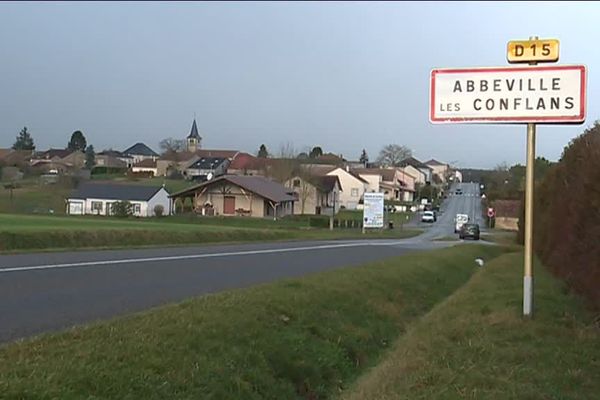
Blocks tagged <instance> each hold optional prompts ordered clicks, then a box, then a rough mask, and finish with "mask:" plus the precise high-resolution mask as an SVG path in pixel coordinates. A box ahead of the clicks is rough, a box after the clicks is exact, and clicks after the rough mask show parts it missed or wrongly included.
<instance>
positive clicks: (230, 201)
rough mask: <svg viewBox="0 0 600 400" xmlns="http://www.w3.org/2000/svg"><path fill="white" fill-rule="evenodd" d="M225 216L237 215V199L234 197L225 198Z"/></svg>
mask: <svg viewBox="0 0 600 400" xmlns="http://www.w3.org/2000/svg"><path fill="white" fill-rule="evenodd" d="M223 214H228V215H233V214H235V197H233V196H225V197H223Z"/></svg>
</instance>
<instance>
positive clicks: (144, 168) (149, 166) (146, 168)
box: [131, 159, 157, 176]
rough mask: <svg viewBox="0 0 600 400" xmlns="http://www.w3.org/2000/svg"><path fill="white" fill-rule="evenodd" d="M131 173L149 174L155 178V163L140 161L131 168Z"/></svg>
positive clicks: (152, 161)
mask: <svg viewBox="0 0 600 400" xmlns="http://www.w3.org/2000/svg"><path fill="white" fill-rule="evenodd" d="M131 172H149V173H150V174H152V176H156V174H157V169H156V161H154V160H150V159H147V160H142V161H140V162H138V163H136V164H133V166H132V167H131Z"/></svg>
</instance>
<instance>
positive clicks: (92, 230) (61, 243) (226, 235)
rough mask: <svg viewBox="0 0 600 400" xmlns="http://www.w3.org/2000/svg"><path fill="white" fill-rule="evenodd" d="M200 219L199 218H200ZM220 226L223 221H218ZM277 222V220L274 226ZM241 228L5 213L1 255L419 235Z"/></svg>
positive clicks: (0, 230)
mask: <svg viewBox="0 0 600 400" xmlns="http://www.w3.org/2000/svg"><path fill="white" fill-rule="evenodd" d="M196 219H198V218H196ZM216 222H219V221H216ZM270 222H273V221H270ZM256 226H257V227H240V226H235V225H233V226H228V225H225V226H223V225H217V224H215V225H207V224H204V223H193V222H191V221H189V220H187V219H178V220H171V219H169V218H162V219H151V220H133V219H118V218H106V217H60V216H31V215H10V214H0V251H4V252H6V251H20V250H56V249H80V248H86V249H90V248H126V247H140V246H169V245H194V244H196V245H197V244H208V243H226V242H250V241H281V240H313V239H315V240H316V239H360V238H370V239H374V238H375V239H377V238H381V239H383V238H393V239H402V238H407V237H412V236H416V235H417V234H419V233H420V231H419V230H414V229H413V230H408V229H405V230H399V229H394V230H384V231H379V232H369V233H368V234H367V235H362V234H361V232H360V230H359V229H335V230H333V231H330V230H328V229H320V228H305V229H298V228H290V227H287V226H285V225H284V226H281V227H275V228H269V227H268V225H262V226H261V225H256Z"/></svg>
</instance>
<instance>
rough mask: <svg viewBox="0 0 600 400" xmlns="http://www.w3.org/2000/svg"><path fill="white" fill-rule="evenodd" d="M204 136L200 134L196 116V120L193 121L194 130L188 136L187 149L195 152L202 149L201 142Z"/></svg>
mask: <svg viewBox="0 0 600 400" xmlns="http://www.w3.org/2000/svg"><path fill="white" fill-rule="evenodd" d="M201 141H202V138H201V137H200V135H199V134H198V127H197V126H196V118H194V122H193V123H192V130H191V131H190V134H189V135H188V137H187V150H188V151H189V152H192V153H193V152H195V151H196V150H198V149H200V142H201Z"/></svg>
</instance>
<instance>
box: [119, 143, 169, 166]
mask: <svg viewBox="0 0 600 400" xmlns="http://www.w3.org/2000/svg"><path fill="white" fill-rule="evenodd" d="M123 155H125V156H129V157H131V158H132V165H135V164H137V163H139V162H140V161H144V160H152V161H156V160H157V159H158V158H159V157H160V156H159V155H158V154H157V153H156V152H155V151H154V150H152V149H151V148H150V147H148V146H146V145H145V144H144V143H141V142H138V143H136V144H134V145H133V146H131V147H129V148H128V149H127V150H124V151H123Z"/></svg>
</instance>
